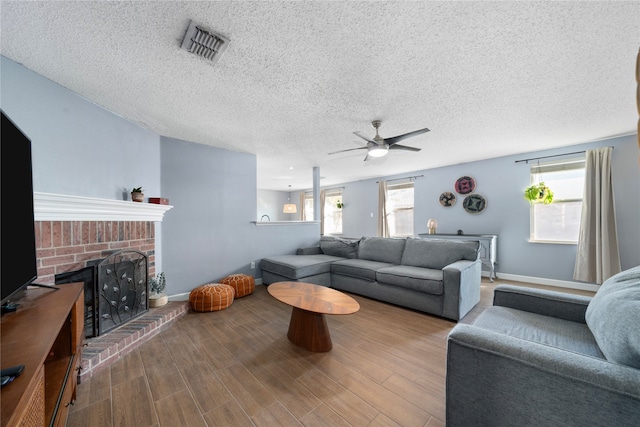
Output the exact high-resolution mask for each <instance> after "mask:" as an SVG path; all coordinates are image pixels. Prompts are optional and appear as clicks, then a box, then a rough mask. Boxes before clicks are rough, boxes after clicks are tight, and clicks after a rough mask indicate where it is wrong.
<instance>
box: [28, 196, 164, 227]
mask: <svg viewBox="0 0 640 427" xmlns="http://www.w3.org/2000/svg"><path fill="white" fill-rule="evenodd" d="M33 205H34V206H33V207H34V219H35V220H36V221H154V222H155V221H162V219H163V217H164V214H165V212H167V211H168V210H169V209H171V208H173V206H170V205H157V204H154V203H140V202H131V201H125V200H110V199H98V198H94V197H83V196H70V195H64V194H50V193H39V192H34V193H33Z"/></svg>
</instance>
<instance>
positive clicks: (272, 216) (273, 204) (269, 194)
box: [256, 190, 300, 221]
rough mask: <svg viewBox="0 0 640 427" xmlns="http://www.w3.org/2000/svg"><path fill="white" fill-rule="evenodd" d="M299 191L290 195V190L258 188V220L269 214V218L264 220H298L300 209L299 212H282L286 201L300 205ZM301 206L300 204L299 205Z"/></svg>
mask: <svg viewBox="0 0 640 427" xmlns="http://www.w3.org/2000/svg"><path fill="white" fill-rule="evenodd" d="M298 197H299V196H298V193H295V192H292V193H291V197H289V192H288V191H275V190H258V213H257V217H256V218H257V220H258V221H260V220H261V219H260V218H262V215H268V216H269V219H267V218H263V219H262V221H292V220H293V221H298V220H300V213H299V212H300V211H299V210H298V213H297V214H286V213H283V212H282V207H283V206H284V204H285V203H295V204H296V205H299V204H300V203H299V199H298ZM289 199H291V201H289ZM298 207H299V206H298Z"/></svg>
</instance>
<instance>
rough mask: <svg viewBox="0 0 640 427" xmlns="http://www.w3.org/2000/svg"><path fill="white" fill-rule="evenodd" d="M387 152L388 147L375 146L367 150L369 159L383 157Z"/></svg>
mask: <svg viewBox="0 0 640 427" xmlns="http://www.w3.org/2000/svg"><path fill="white" fill-rule="evenodd" d="M388 152H389V146H386V145H385V146H377V147H372V148H370V149H369V155H370V156H371V157H384V156H386V155H387V153H388Z"/></svg>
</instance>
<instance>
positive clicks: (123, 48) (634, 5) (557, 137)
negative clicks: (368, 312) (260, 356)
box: [0, 1, 640, 190]
mask: <svg viewBox="0 0 640 427" xmlns="http://www.w3.org/2000/svg"><path fill="white" fill-rule="evenodd" d="M0 14H1V27H0V28H1V41H2V55H4V56H5V57H7V58H9V59H12V60H13V61H16V62H18V63H21V64H23V65H24V66H26V67H27V68H29V69H31V70H33V71H35V72H37V73H39V74H41V75H43V76H45V77H47V78H49V79H51V80H52V81H54V82H56V83H59V84H60V85H62V86H64V87H66V88H69V89H70V90H72V91H74V92H77V93H78V94H80V95H82V96H84V97H86V98H87V99H89V100H91V101H93V102H95V103H96V104H98V105H101V106H103V107H105V108H106V109H108V110H110V111H113V112H114V113H116V114H118V115H120V116H122V117H125V118H127V119H129V120H131V121H133V122H135V123H138V124H140V125H141V126H143V127H145V128H147V129H149V130H151V131H153V132H155V133H158V134H160V135H165V136H169V137H174V138H179V139H183V140H187V141H194V142H198V143H202V144H209V145H212V146H216V147H221V148H226V149H230V150H234V151H240V152H246V153H253V154H255V155H256V156H257V163H258V188H261V189H279V190H286V189H288V186H289V185H291V186H292V187H291V188H292V189H301V188H310V187H311V186H312V168H313V167H314V166H319V168H320V175H321V177H322V180H321V185H322V186H328V185H333V184H336V183H342V182H348V181H354V180H359V179H366V178H373V177H379V176H384V175H393V174H400V173H410V172H413V171H418V170H422V169H428V168H434V167H440V166H446V165H451V164H458V163H464V162H470V161H474V160H481V159H486V158H491V157H498V156H503V155H511V154H520V153H525V152H530V151H535V150H539V149H546V148H555V147H561V146H567V145H571V144H576V143H580V142H587V141H592V140H596V139H600V138H606V137H610V136H616V135H620V134H628V133H634V132H635V129H636V122H637V112H636V105H635V90H636V83H635V76H634V70H635V60H636V55H637V52H638V47H639V44H638V43H639V41H640V2H638V1H633V2H591V1H589V2H577V1H573V2H452V1H445V2H428V1H423V2H408V1H403V2H386V1H376V2H371V1H365V2H360V1H358V2H355V1H340V2H335V1H331V2H320V1H299V2H289V1H269V2H262V1H259V2H253V1H242V2H238V1H232V2H229V1H210V2H194V1H162V2H146V1H145V2H141V1H132V2H129V1H127V2H119V1H114V2H106V1H100V2H98V1H92V2H61V1H46V2H31V1H29V2H23V1H18V2H5V1H3V2H2V4H1V9H0ZM190 20H193V21H195V22H196V23H198V24H201V25H202V26H204V27H207V28H209V29H211V30H213V31H215V32H218V33H220V34H222V35H223V36H225V37H228V38H229V39H230V40H231V43H230V44H229V47H228V48H227V50H226V52H225V53H224V54H223V56H222V57H221V59H220V61H219V62H218V63H216V64H215V65H212V64H210V63H209V62H207V61H206V60H203V59H201V58H198V57H196V56H194V55H192V54H190V53H188V52H186V51H185V50H181V49H180V45H181V42H182V39H183V36H184V34H185V31H186V29H187V26H188V24H189V21H190ZM374 119H380V120H382V127H381V128H380V134H381V136H383V137H391V136H395V135H398V134H404V133H407V132H410V131H413V130H416V129H420V128H424V127H428V128H430V129H431V132H428V133H425V134H423V135H420V136H417V137H414V138H411V139H407V140H405V141H403V142H402V144H404V145H409V146H415V147H419V148H422V151H420V152H419V153H411V152H403V151H394V152H390V153H389V154H388V155H387V156H386V157H383V158H381V159H374V160H372V161H369V162H364V161H363V159H364V154H365V150H356V151H350V152H347V153H343V154H334V155H329V154H328V153H329V152H333V151H337V150H343V149H349V148H356V147H358V146H361V145H362V144H363V143H364V141H362V140H361V139H360V138H358V137H356V136H355V135H353V132H354V131H361V132H363V133H365V134H367V135H370V136H371V137H373V136H374V135H375V131H374V129H373V128H372V127H371V121H372V120H374ZM291 168H293V169H291Z"/></svg>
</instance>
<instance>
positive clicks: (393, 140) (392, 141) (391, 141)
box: [358, 128, 429, 145]
mask: <svg viewBox="0 0 640 427" xmlns="http://www.w3.org/2000/svg"><path fill="white" fill-rule="evenodd" d="M426 132H429V129H427V128H424V129H420V130H414V131H413V132H409V133H405V134H404V135H398V136H394V137H392V138H385V139H384V142H386V143H387V144H389V145H393V144H396V143H398V142H400V141H402V140H403V139H407V138H411V137H412V136H417V135H421V134H423V133H426ZM358 136H359V135H358Z"/></svg>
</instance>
